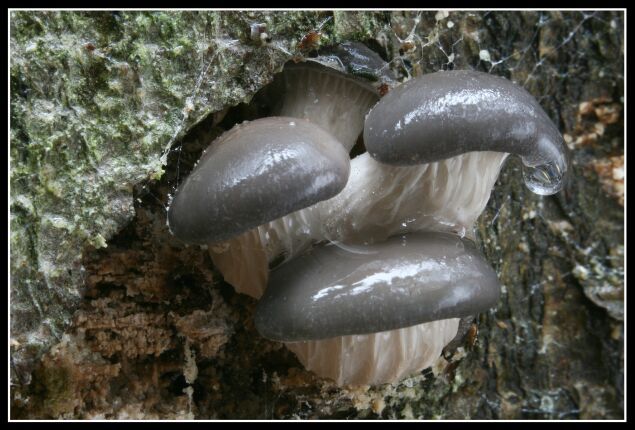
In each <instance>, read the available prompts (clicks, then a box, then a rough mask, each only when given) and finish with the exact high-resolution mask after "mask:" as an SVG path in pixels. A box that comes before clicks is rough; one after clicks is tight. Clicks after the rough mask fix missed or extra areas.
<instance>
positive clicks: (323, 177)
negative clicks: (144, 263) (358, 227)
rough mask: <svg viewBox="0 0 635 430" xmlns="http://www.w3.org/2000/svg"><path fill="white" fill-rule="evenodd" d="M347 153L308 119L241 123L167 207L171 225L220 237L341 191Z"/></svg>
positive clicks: (196, 239)
mask: <svg viewBox="0 0 635 430" xmlns="http://www.w3.org/2000/svg"><path fill="white" fill-rule="evenodd" d="M349 172H350V160H349V156H348V154H347V153H346V151H345V150H344V148H343V147H342V145H341V144H340V142H339V141H338V140H337V139H335V137H333V136H332V135H331V134H330V133H328V132H327V131H325V130H323V129H322V128H320V127H318V126H316V125H314V124H312V123H311V122H310V121H308V120H304V119H298V118H287V117H269V118H263V119H259V120H256V121H252V122H247V123H243V124H240V125H237V126H235V127H234V128H232V129H231V130H230V131H228V132H226V133H224V134H223V135H221V136H220V137H219V138H217V139H216V140H215V141H214V142H212V143H211V144H210V146H209V147H208V148H207V150H206V151H205V153H204V154H203V156H202V158H201V159H200V161H199V162H198V164H197V166H196V167H195V168H194V170H193V171H192V173H190V175H189V176H188V178H187V179H186V180H185V182H184V183H183V184H182V185H181V186H180V187H179V189H178V190H177V192H176V194H175V196H174V199H173V201H172V203H171V205H170V208H169V209H168V225H169V227H170V231H171V232H172V233H173V234H174V235H175V236H177V237H178V238H179V239H181V240H183V241H185V242H188V243H195V244H205V243H214V242H219V241H222V240H226V239H229V238H231V237H233V236H237V235H239V234H241V233H243V232H245V231H247V230H249V229H252V228H254V227H257V226H258V225H261V224H264V223H266V222H269V221H272V220H274V219H276V218H280V217H282V216H284V215H287V214H289V213H291V212H294V211H296V210H299V209H302V208H305V207H308V206H311V205H312V204H315V203H317V202H319V201H322V200H326V199H328V198H331V197H333V196H334V195H336V194H337V193H339V192H340V191H341V190H342V189H343V188H344V186H345V185H346V182H347V181H348V175H349Z"/></svg>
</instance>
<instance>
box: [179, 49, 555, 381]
mask: <svg viewBox="0 0 635 430" xmlns="http://www.w3.org/2000/svg"><path fill="white" fill-rule="evenodd" d="M334 58H335V60H336V61H334V60H333V59H334ZM333 64H335V67H332V65H333ZM386 70H388V68H387V67H386V64H385V63H384V62H383V60H382V59H381V58H380V57H379V56H378V55H377V54H376V53H374V52H372V51H370V50H369V49H368V48H366V47H365V46H363V45H360V44H343V45H340V46H339V47H337V48H335V50H334V52H333V53H332V55H329V56H323V57H321V58H320V59H319V61H313V60H312V61H306V62H304V63H300V64H290V65H288V66H287V67H285V70H284V71H283V72H282V73H281V74H279V75H278V76H277V78H276V81H275V82H274V87H275V88H276V92H277V97H278V100H277V101H276V103H275V108H274V115H273V116H271V117H267V118H261V119H258V120H255V121H251V122H244V123H242V124H240V125H237V126H235V127H234V128H232V129H231V130H229V131H228V132H226V133H224V134H223V135H221V136H220V137H218V138H217V139H216V140H215V141H214V142H212V143H211V144H210V145H209V147H208V148H207V150H206V151H205V152H204V154H203V156H202V158H201V159H200V161H199V162H198V164H197V166H196V167H195V168H194V170H193V171H192V172H191V174H190V175H189V177H188V178H187V179H186V180H185V181H184V182H183V183H182V184H181V185H180V187H179V188H178V190H177V191H176V194H175V196H174V198H173V200H172V202H171V205H170V207H169V210H168V226H169V228H170V231H171V232H172V233H173V234H174V235H175V236H177V237H178V238H180V239H182V240H183V241H185V242H187V243H193V244H208V245H210V246H209V249H210V254H211V256H212V260H213V262H214V264H215V265H216V266H217V267H218V269H219V270H220V271H221V273H222V274H223V276H224V278H225V280H226V281H227V282H228V283H230V284H231V285H233V286H234V287H235V289H236V290H237V291H238V292H241V293H245V294H248V295H250V296H252V297H254V298H256V299H259V303H258V306H257V310H256V314H255V324H256V328H257V330H258V331H259V332H260V334H262V335H263V336H264V337H266V338H269V339H272V340H277V341H281V342H284V343H285V344H286V346H287V347H288V348H289V349H290V350H291V351H292V352H294V353H295V354H296V355H297V357H298V359H299V360H300V361H301V362H302V364H303V365H304V366H305V367H306V368H307V369H309V370H312V371H313V372H315V373H316V374H317V375H319V376H321V377H326V378H331V379H333V380H335V381H336V382H337V383H338V384H379V383H387V382H395V381H398V380H399V379H402V378H404V377H407V376H409V375H411V374H413V373H414V372H417V371H420V370H422V369H424V368H426V367H428V366H430V365H432V364H433V363H434V361H436V360H437V359H438V357H439V356H440V354H441V352H442V350H443V348H444V347H445V346H446V345H447V344H448V343H450V342H451V341H452V339H454V338H455V336H456V335H457V331H458V330H459V321H460V320H461V318H464V317H468V316H471V315H475V314H477V313H479V312H483V311H486V310H487V309H489V308H491V307H493V306H495V304H496V303H497V300H498V297H499V294H500V284H499V281H498V279H497V276H496V273H495V271H494V270H493V269H492V268H491V267H490V266H489V264H488V263H487V261H486V260H485V258H484V256H483V255H482V254H481V252H480V251H479V249H478V247H477V246H476V245H475V244H474V233H473V226H474V223H475V222H476V219H477V218H478V216H479V215H480V214H481V212H482V211H483V210H484V208H485V205H486V203H487V201H488V199H489V196H490V193H491V190H492V187H493V186H494V183H495V182H496V179H497V177H498V174H499V171H500V169H501V167H502V164H503V162H504V161H505V159H506V157H507V156H508V155H509V154H512V155H516V156H518V157H520V159H521V160H522V162H523V166H524V167H523V177H524V181H525V184H526V185H527V187H528V188H529V189H530V190H532V191H533V192H536V193H538V194H542V195H546V194H553V193H555V192H557V191H558V190H559V189H560V188H561V186H562V182H563V179H564V176H565V174H566V172H567V162H568V161H567V153H566V150H565V147H564V145H563V140H562V137H561V135H560V133H559V131H558V129H557V127H556V126H555V125H554V124H553V123H552V122H551V120H550V119H549V117H548V116H547V114H546V113H545V112H544V110H543V109H542V108H541V107H540V105H539V104H538V103H537V102H536V100H535V99H534V98H533V97H532V96H531V95H530V94H529V93H527V92H526V91H525V90H524V89H522V88H521V87H519V86H517V85H515V84H514V83H512V82H510V81H508V80H506V79H504V78H501V77H496V76H493V75H489V74H486V73H479V72H475V71H468V70H461V71H446V72H437V73H432V74H428V75H424V76H421V77H418V78H413V79H411V80H409V81H407V82H406V83H404V84H401V85H395V86H394V88H393V89H392V90H391V91H390V92H388V94H387V95H385V96H384V97H383V98H381V100H380V97H379V91H378V88H379V86H380V85H386V84H390V85H392V84H393V83H394V82H391V78H390V76H389V75H388V74H387V73H386V72H385V71H386ZM378 71H379V72H378ZM382 71H383V72H382ZM359 76H363V77H364V78H361V77H359ZM369 76H370V77H371V78H372V80H374V82H372V81H369V80H368V79H366V78H368V77H369ZM362 133H363V143H364V145H365V147H366V149H367V152H365V153H363V154H361V155H358V156H357V157H354V158H353V159H350V156H349V153H350V151H351V148H352V147H353V146H354V145H355V143H356V142H357V141H358V138H359V136H360V135H362ZM276 262H277V263H276ZM270 265H275V266H276V267H274V268H273V270H270Z"/></svg>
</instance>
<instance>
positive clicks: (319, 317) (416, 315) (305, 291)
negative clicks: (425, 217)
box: [255, 232, 500, 342]
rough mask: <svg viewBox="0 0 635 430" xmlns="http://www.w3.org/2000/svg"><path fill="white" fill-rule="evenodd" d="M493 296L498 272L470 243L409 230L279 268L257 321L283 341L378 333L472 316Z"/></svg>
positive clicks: (321, 250) (306, 256) (318, 250)
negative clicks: (357, 249)
mask: <svg viewBox="0 0 635 430" xmlns="http://www.w3.org/2000/svg"><path fill="white" fill-rule="evenodd" d="M499 294H500V284H499V281H498V278H497V277H496V273H495V272H494V270H493V269H492V268H491V267H490V266H489V264H488V263H487V261H486V260H485V258H484V257H483V256H482V255H481V253H480V252H479V251H478V250H477V248H476V246H475V245H474V244H473V243H472V242H471V241H469V240H466V239H461V238H459V237H458V236H456V235H452V234H447V233H436V232H427V233H412V234H409V235H406V236H395V237H392V238H390V239H389V240H387V241H386V242H383V243H380V244H374V245H370V246H365V247H363V249H361V250H360V251H359V253H351V252H350V251H347V250H344V249H342V248H339V247H336V246H322V247H320V248H316V249H314V250H312V251H311V252H309V253H307V254H304V255H302V256H300V257H298V258H296V259H295V260H293V261H291V262H289V263H286V264H284V265H282V266H280V267H279V268H278V269H276V270H274V271H273V272H272V273H271V277H270V279H269V286H268V287H267V290H266V291H265V294H264V296H263V297H262V299H261V300H260V302H259V303H258V307H257V310H256V315H255V324H256V328H257V330H258V331H259V332H260V334H261V335H262V336H264V337H266V338H269V339H273V340H279V341H286V342H293V341H306V340H318V339H326V338H331V337H336V336H346V335H356V334H367V333H376V332H382V331H387V330H395V329H399V328H403V327H410V326H413V325H417V324H421V323H425V322H430V321H436V320H442V319H447V318H461V317H465V316H468V315H474V314H475V313H478V312H482V311H484V310H487V309H489V308H490V307H492V306H493V305H495V304H496V302H497V301H498V297H499Z"/></svg>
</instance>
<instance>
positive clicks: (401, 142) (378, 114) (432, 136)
mask: <svg viewBox="0 0 635 430" xmlns="http://www.w3.org/2000/svg"><path fill="white" fill-rule="evenodd" d="M364 144H365V145H366V149H367V150H368V152H369V153H370V154H371V156H372V157H373V158H375V159H376V160H378V161H380V162H382V163H387V164H394V165H413V164H420V163H430V162H434V161H439V160H443V159H446V158H450V157H454V156H456V155H460V154H463V153H466V152H471V151H497V152H507V153H511V154H515V155H518V156H520V158H521V159H522V161H523V164H524V165H525V166H526V167H528V169H526V170H525V171H524V172H523V173H524V175H525V183H526V185H527V186H528V187H529V188H530V189H531V190H532V191H534V192H536V193H538V194H553V193H555V192H557V191H558V190H559V189H560V188H561V183H562V179H563V178H564V175H565V173H566V172H567V170H568V169H567V167H568V157H567V150H566V147H565V146H564V141H563V138H562V136H561V134H560V132H559V131H558V129H557V127H556V126H555V125H554V124H553V122H552V121H551V119H550V118H549V116H548V115H547V114H546V113H545V111H544V110H543V109H542V107H541V106H540V105H539V104H538V102H537V101H536V99H535V98H534V97H533V96H532V95H531V94H529V93H528V92H527V91H525V90H524V89H523V88H522V87H520V86H519V85H516V84H514V83H513V82H511V81H509V80H507V79H505V78H502V77H498V76H494V75H490V74H487V73H481V72H475V71H470V70H457V71H446V72H437V73H430V74H427V75H423V76H420V77H418V78H413V79H411V80H410V81H408V82H406V83H404V84H402V85H400V86H398V87H397V88H395V89H393V90H392V91H391V92H389V93H388V94H387V95H386V96H385V97H384V98H382V99H381V100H380V101H379V102H378V103H377V105H375V107H374V108H373V109H372V110H371V112H370V113H369V114H368V116H367V118H366V122H365V127H364Z"/></svg>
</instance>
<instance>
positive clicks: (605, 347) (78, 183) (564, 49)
mask: <svg viewBox="0 0 635 430" xmlns="http://www.w3.org/2000/svg"><path fill="white" fill-rule="evenodd" d="M253 24H263V26H260V27H258V28H263V29H265V31H266V33H267V34H268V36H269V37H270V38H271V41H270V42H269V43H267V44H262V43H261V42H260V41H259V40H256V39H252V38H251V28H252V25H253ZM311 31H318V32H319V33H320V37H319V38H315V37H310V38H309V39H306V38H305V36H306V35H307V34H308V33H309V32H311ZM10 36H11V37H10V44H11V45H10V46H11V65H10V72H11V135H10V145H11V148H10V153H11V236H10V241H11V286H10V288H11V346H10V347H11V383H12V385H11V416H12V418H16V419H23V418H80V419H81V418H106V419H122V418H131V419H134V418H140V419H141V418H142V419H150V418H155V419H169V418H195V419H214V418H218V419H224V418H234V419H240V418H244V419H249V418H253V419H270V418H274V419H279V418H287V419H288V418H369V419H372V418H397V419H401V418H424V419H431V418H444V419H463V418H465V419H467V418H485V419H489V418H491V419H501V418H503V419H543V418H544V419H576V418H583V419H607V418H613V419H620V418H622V417H623V416H624V405H623V398H624V393H623V388H624V387H623V377H624V360H623V357H624V348H623V346H624V336H623V333H624V328H623V314H624V311H623V309H624V306H623V295H624V209H623V205H624V181H623V179H624V140H623V114H622V111H623V104H624V100H623V94H624V91H623V90H624V76H623V70H624V64H623V58H624V55H623V54H624V53H623V46H624V14H623V13H621V12H556V11H551V12H491V13H490V12H449V13H448V12H433V11H424V12H421V13H416V12H394V13H390V12H377V13H370V12H369V13H356V12H335V13H332V12H326V11H324V12H281V13H276V12H254V13H251V12H190V11H188V12H159V13H150V12H148V13H146V12H143V13H142V12H121V13H119V12H116V13H110V12H27V11H19V12H12V13H11V16H10ZM353 40H356V41H361V42H363V43H365V44H367V46H369V47H371V48H372V49H374V50H376V51H377V52H378V53H380V55H382V56H383V57H384V58H385V59H387V60H389V61H390V62H391V66H392V67H393V69H394V70H395V71H396V72H397V73H398V74H399V76H400V78H401V79H402V80H403V79H406V78H407V77H408V76H413V75H414V76H416V75H419V74H422V73H429V72H433V71H437V70H441V69H451V68H456V69H464V68H472V69H476V70H480V71H486V72H490V73H494V74H497V75H501V76H505V77H507V78H509V79H512V80H514V81H515V82H517V83H519V84H520V85H523V86H524V87H525V88H526V89H527V90H528V91H530V92H531V93H532V94H533V95H534V96H535V97H536V98H537V99H538V101H539V102H540V103H541V105H542V106H543V107H544V108H545V110H546V111H547V113H548V114H549V115H550V117H551V118H552V119H553V120H554V121H555V123H556V124H557V125H558V126H559V128H560V130H561V131H562V132H563V134H564V136H565V140H566V142H567V144H568V146H569V148H570V150H571V155H572V176H571V181H570V182H569V183H568V184H567V186H566V188H565V190H564V191H563V192H561V193H559V194H558V195H556V196H553V197H540V196H535V195H532V194H531V193H530V192H528V191H527V190H526V189H525V188H524V187H523V184H522V179H521V175H520V165H519V164H518V163H517V162H515V161H513V160H511V161H510V162H508V163H507V165H506V166H505V168H504V169H503V172H502V173H501V176H500V179H499V181H498V183H497V186H496V188H495V189H494V191H493V193H492V197H491V199H490V202H489V204H488V207H487V210H486V211H485V213H484V214H483V215H482V216H481V218H480V220H479V223H478V225H477V236H478V237H479V240H480V246H481V247H482V249H483V251H484V252H485V255H486V256H487V258H488V260H489V261H490V262H491V264H492V265H493V267H494V268H495V269H496V271H497V273H498V274H499V277H500V279H501V281H502V283H503V285H504V288H503V294H502V296H501V299H500V302H499V303H498V306H497V307H496V308H495V309H493V310H491V311H490V312H488V313H486V314H482V315H480V316H478V318H477V321H476V322H475V324H474V325H473V326H472V327H471V328H470V329H469V330H468V332H467V335H466V337H465V339H464V340H463V342H462V344H459V345H454V346H453V347H452V348H448V350H447V353H446V354H445V355H444V357H442V358H441V359H440V360H439V361H438V363H437V364H436V365H435V366H434V367H433V368H431V369H427V370H425V371H424V372H423V373H422V374H421V375H417V376H414V377H412V378H409V379H406V380H404V381H402V382H400V383H399V384H394V385H386V386H377V387H358V388H350V387H348V388H347V387H344V388H338V387H337V386H335V385H334V384H332V383H331V382H329V381H326V380H320V379H317V378H316V377H315V376H313V375H312V374H311V373H310V372H307V371H305V370H304V369H302V366H301V365H300V364H299V363H298V362H297V360H296V359H295V357H294V356H293V355H292V354H291V353H289V352H288V351H287V350H286V349H285V348H284V347H283V346H282V345H281V344H278V343H275V342H270V341H266V340H264V339H262V338H261V337H260V336H259V335H258V333H257V332H256V331H255V329H254V327H253V311H254V305H255V301H254V300H252V299H250V298H249V297H247V296H243V295H239V294H236V293H235V292H234V291H233V289H232V288H231V287H230V286H229V285H227V284H225V283H224V282H223V281H222V278H221V277H220V275H219V273H218V272H217V271H215V269H214V267H213V265H212V263H211V261H210V258H209V256H208V254H207V252H206V251H205V250H204V249H200V248H199V247H186V246H184V245H183V244H182V243H180V242H179V241H178V240H176V239H175V238H173V237H171V235H170V234H169V232H168V230H167V227H166V222H165V207H166V204H167V202H168V198H169V194H170V193H171V192H173V190H174V188H175V186H176V184H177V183H178V182H179V181H180V180H181V179H182V178H183V176H184V175H185V174H186V173H187V171H189V169H191V167H192V165H193V164H194V162H195V161H196V159H197V158H198V156H199V155H200V153H201V151H202V149H204V148H205V147H206V146H207V144H208V143H209V142H210V141H211V140H212V139H213V138H214V137H215V136H216V135H218V134H219V133H221V132H222V131H223V130H225V129H228V128H231V127H232V126H233V125H234V124H236V123H237V122H240V121H242V120H245V119H253V118H255V117H257V116H259V115H261V114H262V111H261V108H260V107H259V106H257V105H255V104H254V103H252V104H249V101H250V99H251V97H252V96H253V95H254V94H255V93H256V91H258V90H259V89H261V88H262V87H264V86H265V85H266V84H267V83H268V82H270V81H271V79H272V77H273V75H274V73H276V72H277V71H279V70H280V69H281V67H282V66H283V64H284V63H285V62H286V61H288V60H290V59H292V58H294V57H295V58H296V59H298V58H300V57H302V56H307V55H312V54H311V51H313V49H314V48H318V47H319V46H327V45H330V44H334V43H338V42H342V41H353ZM309 42H311V43H309ZM240 103H242V104H240ZM225 113H226V115H225ZM223 116H224V119H223Z"/></svg>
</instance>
